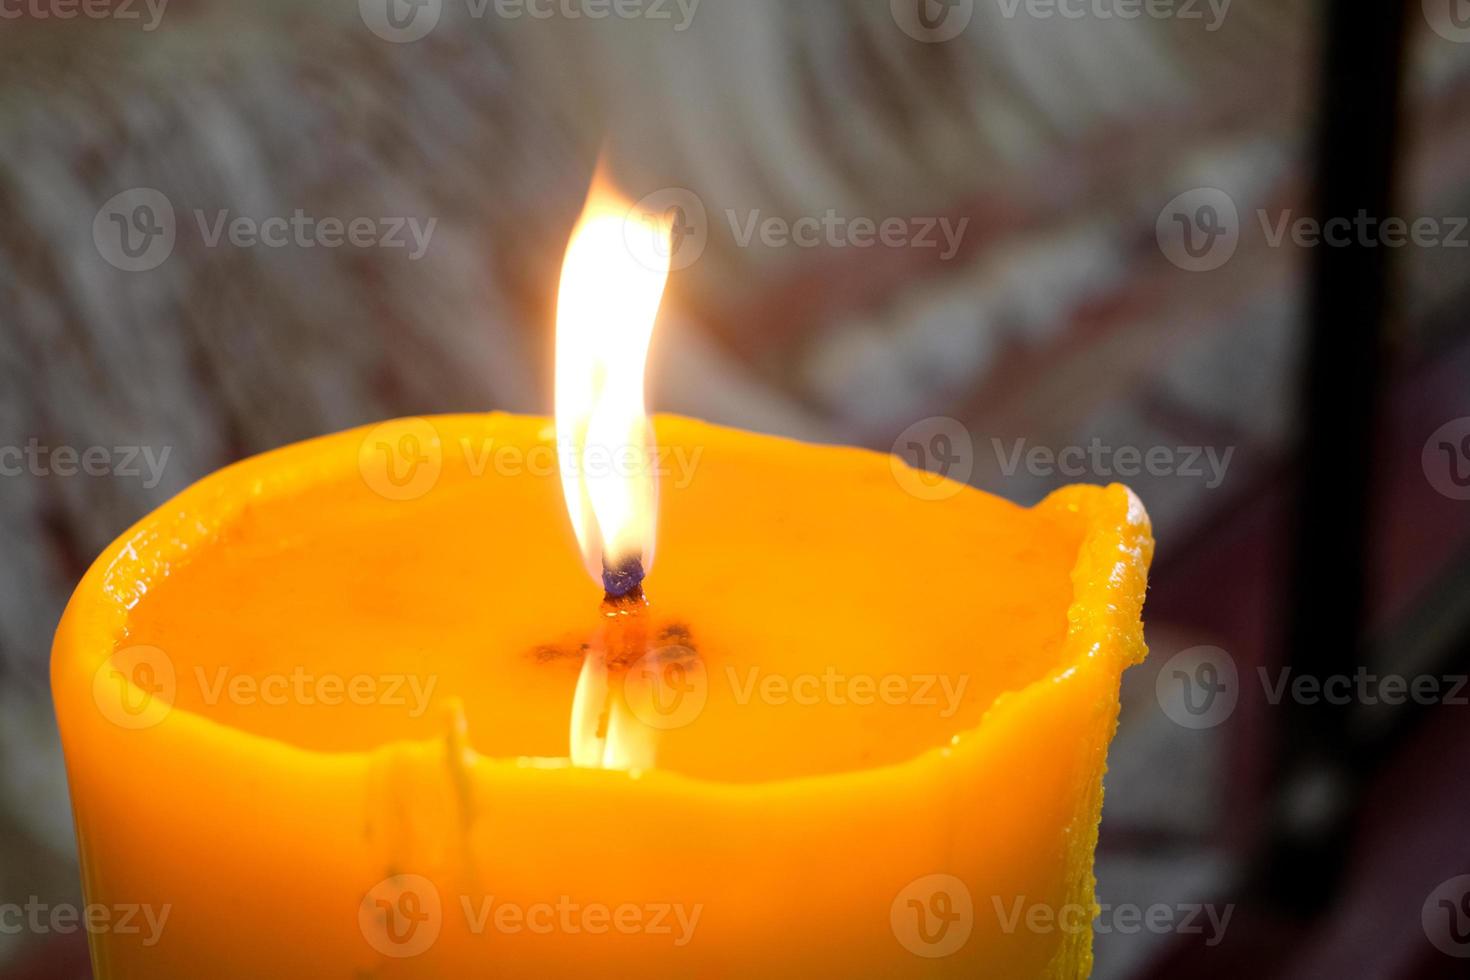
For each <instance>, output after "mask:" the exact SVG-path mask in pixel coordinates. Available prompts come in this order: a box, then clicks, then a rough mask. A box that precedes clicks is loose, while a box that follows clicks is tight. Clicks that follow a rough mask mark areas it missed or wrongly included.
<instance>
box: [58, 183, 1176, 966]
mask: <svg viewBox="0 0 1470 980" xmlns="http://www.w3.org/2000/svg"><path fill="white" fill-rule="evenodd" d="M603 193H607V192H606V191H605V190H604V192H603ZM604 206H610V204H609V201H608V200H607V199H605V198H602V197H599V196H598V195H594V198H593V200H592V202H590V203H589V216H591V215H595V213H596V212H597V209H598V208H599V207H604ZM584 230H585V219H584ZM578 240H579V241H582V242H583V244H595V243H596V242H597V238H596V236H594V237H592V238H586V239H580V238H579V239H578ZM606 247H607V243H605V242H604V243H602V245H600V246H597V248H595V249H592V250H589V251H588V252H587V253H586V254H585V255H584V256H582V257H581V258H585V259H586V260H587V267H591V268H597V267H599V265H600V264H610V265H614V266H615V265H617V263H618V262H620V261H622V260H621V259H620V258H619V256H617V255H615V254H612V253H610V252H608V251H606ZM622 254H623V256H626V255H627V254H628V253H627V252H624V253H622ZM580 262H581V259H579V258H578V244H577V240H574V243H573V246H572V248H571V249H569V254H568V266H567V270H566V275H565V276H564V290H563V301H562V306H561V315H560V320H561V324H560V329H562V330H564V331H565V330H568V329H571V322H572V321H574V320H576V321H578V322H580V323H582V324H583V325H585V324H586V323H588V322H590V321H589V320H588V319H587V317H589V316H591V315H592V314H594V313H596V312H598V311H602V312H603V313H604V314H606V315H612V314H611V310H612V308H613V306H612V302H611V301H612V300H613V299H620V300H621V301H622V302H624V303H626V304H627V305H626V306H624V307H622V308H621V309H622V310H623V312H621V313H618V314H616V317H615V319H616V320H617V322H618V323H620V324H622V328H620V329H623V328H627V329H635V330H636V329H639V328H641V329H642V330H643V331H644V333H643V334H642V335H641V336H642V339H641V340H640V339H639V337H638V336H635V337H634V338H633V340H632V341H631V342H629V341H627V339H626V335H621V336H623V337H624V343H625V344H628V345H629V346H628V349H629V350H631V351H632V352H633V354H634V355H636V356H633V357H631V360H632V361H636V362H641V359H642V348H643V347H645V346H646V331H647V328H648V324H649V323H651V320H652V317H653V313H654V309H655V308H656V306H657V302H658V292H659V291H661V289H662V275H655V276H652V277H644V278H642V279H637V277H638V275H639V274H638V273H636V272H634V271H633V270H631V269H627V268H624V269H623V272H624V274H625V275H626V276H631V277H633V278H632V279H629V278H624V277H612V278H611V279H609V278H608V277H603V278H601V279H596V280H594V281H593V285H592V286H591V287H587V290H586V292H584V293H583V294H582V297H583V299H582V300H581V302H585V303H587V304H588V305H587V306H586V307H585V308H580V307H577V308H574V307H573V306H572V305H569V304H568V302H567V288H568V284H571V283H573V282H574V280H573V278H572V277H573V275H578V276H580V275H585V274H586V273H585V271H584V272H575V270H576V269H578V268H584V267H583V266H582V265H580ZM635 280H636V281H638V282H641V286H639V287H637V289H636V290H633V288H632V287H631V286H629V283H630V282H633V281H635ZM599 289H603V290H608V291H610V293H611V296H609V295H608V294H599V293H598V290H599ZM620 290H624V291H622V292H620ZM627 290H632V291H627ZM577 309H582V310H583V312H577ZM579 318H581V319H580V320H579ZM562 339H563V343H562V344H561V345H560V347H561V348H563V349H559V351H558V373H559V375H561V376H562V378H563V379H565V378H568V377H580V378H581V379H582V382H583V383H584V384H585V388H584V390H582V391H581V392H580V393H576V392H572V391H570V390H563V387H562V386H561V385H559V386H558V393H557V401H558V406H557V408H558V418H557V420H556V422H555V423H553V422H551V421H549V420H546V419H538V418H526V417H515V416H508V415H502V414H495V415H489V416H455V417H438V418H432V419H405V420H400V421H395V422H388V423H384V424H382V425H379V426H374V427H370V428H366V429H360V430H354V431H351V432H346V433H341V434H338V435H333V436H328V437H325V438H321V439H316V440H313V441H310V442H306V443H303V444H299V445H295V446H290V447H287V448H284V449H281V450H277V451H275V452H271V453H267V454H265V455H262V456H259V457H255V458H253V459H249V460H246V461H244V462H242V463H239V464H237V465H235V466H232V467H229V468H228V469H225V470H223V471H221V472H219V473H216V474H214V475H212V476H210V477H208V478H206V479H204V480H202V481H201V482H199V483H198V484H196V485H195V486H193V487H191V488H189V489H188V490H186V491H184V492H183V493H182V494H180V495H179V496H178V497H177V498H175V499H174V500H173V501H171V502H169V503H168V504H166V505H165V506H164V507H162V508H160V509H159V510H158V511H156V512H154V513H153V514H151V515H149V516H147V517H145V518H144V519H143V520H142V521H141V522H139V523H138V524H137V525H136V526H134V527H133V528H132V529H130V530H129V531H127V532H126V533H125V534H124V535H123V536H122V537H121V538H119V539H118V541H117V542H115V543H114V544H113V545H111V546H110V547H109V548H108V549H107V550H106V551H105V552H104V553H103V554H102V555H101V556H100V557H99V558H98V559H97V561H96V563H95V564H94V565H93V566H92V567H91V569H90V570H89V571H88V572H87V574H86V576H85V577H84V578H83V580H82V581H81V583H80V584H79V586H78V588H77V590H76V593H75V595H74V596H73V598H72V600H71V603H70V605H69V606H68V608H67V611H66V613H65V615H64V617H63V619H62V622H61V625H60V627H59V629H58V632H57V636H56V642H55V648H54V652H53V660H52V682H53V689H54V696H55V701H56V708H57V715H58V720H59V724H60V728H61V734H62V741H63V746H64V749H65V754H66V761H67V771H68V776H69V779H70V784H71V791H72V799H73V803H74V808H75V814H76V825H77V835H78V841H79V845H80V852H81V860H82V871H83V885H84V889H85V892H86V896H87V900H88V902H90V903H98V904H102V905H108V906H113V907H118V906H125V905H129V906H134V907H137V908H140V909H146V910H148V911H149V912H150V913H151V915H152V918H153V921H160V920H161V926H160V927H159V928H157V929H156V930H149V929H139V930H135V931H123V930H110V931H107V932H101V931H99V932H96V933H95V934H93V935H92V937H91V939H92V953H93V962H94V967H95V970H96V973H97V975H98V976H99V977H102V978H132V977H150V978H160V977H185V976H189V977H193V976H200V975H209V976H218V977H259V976H269V975H280V976H319V977H332V976H341V977H368V976H374V977H376V976H381V977H436V976H445V977H450V976H496V977H521V976H525V977H542V976H565V975H578V974H581V973H584V972H585V973H587V974H594V973H595V974H601V975H605V976H633V975H637V976H642V977H664V976H702V977H703V976H710V977H716V976H746V975H751V974H757V973H758V974H763V975H768V976H773V977H785V976H790V977H810V976H858V975H866V976H975V975H988V976H1006V977H1028V976H1080V975H1085V974H1086V973H1087V971H1088V970H1089V968H1090V964H1091V951H1090V947H1091V930H1090V926H1089V921H1090V918H1091V914H1092V908H1093V904H1092V903H1093V887H1094V886H1093V878H1092V857H1093V850H1094V847H1095V843H1096V838H1097V827H1098V821H1099V817H1100V808H1101V798H1102V788H1101V787H1102V774H1103V769H1104V764H1105V758H1106V752H1107V746H1108V742H1109V739H1110V738H1111V735H1112V732H1113V730H1114V727H1115V725H1116V720H1117V714H1118V689H1119V680H1120V675H1121V672H1122V670H1123V669H1124V668H1125V667H1126V666H1127V665H1129V664H1130V663H1133V662H1136V661H1137V660H1139V659H1140V658H1141V657H1142V656H1143V654H1144V647H1143V643H1142V631H1141V624H1140V611H1141V604H1142V599H1143V592H1144V585H1145V575H1146V569H1147V565H1148V562H1149V559H1150V556H1151V552H1152V539H1151V537H1150V533H1149V526H1148V521H1147V517H1146V516H1145V515H1144V513H1143V510H1142V508H1141V507H1140V505H1139V503H1138V501H1137V499H1136V498H1135V497H1134V496H1133V495H1132V494H1131V493H1130V492H1129V491H1128V490H1126V489H1125V488H1123V487H1120V486H1112V487H1107V488H1101V487H1069V488H1066V489H1063V490H1061V491H1059V492H1057V493H1055V494H1053V495H1052V496H1050V497H1049V498H1047V499H1046V500H1045V501H1043V502H1042V503H1041V504H1039V505H1038V506H1036V507H1034V508H1029V509H1027V508H1021V507H1017V506H1014V505H1012V504H1010V503H1007V502H1005V501H1003V500H1000V499H998V498H995V497H992V496H989V495H987V494H983V493H981V492H979V491H976V490H972V489H969V488H963V489H961V488H956V492H955V493H953V494H948V493H946V494H942V495H935V494H925V493H913V492H911V489H912V486H911V484H912V482H913V481H915V480H919V479H927V477H921V476H920V475H918V474H916V473H913V472H912V471H907V470H905V469H903V464H901V463H898V462H896V461H895V460H893V459H892V458H890V457H888V456H885V455H880V454H875V453H870V452H866V451H860V450H854V449H845V448H833V447H817V446H809V445H802V444H798V443H795V442H790V441H786V440H781V439H775V438H770V437H763V436H756V435H752V434H748V433H744V432H739V431H736V430H731V429H726V428H720V427H716V426H711V425H707V424H704V423H701V422H697V421H693V420H689V419H684V418H676V417H669V416H660V417H657V418H656V419H655V420H654V422H653V424H652V426H651V429H652V432H650V426H649V425H648V424H647V423H646V422H645V420H644V419H643V417H642V407H641V400H642V395H641V381H639V380H638V379H637V378H634V380H633V381H632V382H631V383H629V382H627V381H626V379H621V378H619V379H616V380H614V379H611V378H610V377H609V376H607V375H606V374H605V371H606V370H607V369H608V366H609V365H610V364H611V363H612V361H611V360H609V359H610V358H614V359H615V358H617V357H619V356H622V355H620V354H619V353H618V350H617V349H616V348H617V345H613V346H612V347H609V346H601V345H599V343H598V341H597V339H596V338H593V337H583V338H581V341H580V343H581V344H582V346H581V347H580V348H579V349H580V350H581V351H582V352H583V353H586V354H588V360H586V361H585V362H584V363H582V364H581V365H580V366H577V365H576V364H575V363H573V362H572V361H570V360H568V356H567V353H566V351H565V350H564V348H565V347H566V346H568V344H567V343H566V341H567V339H568V335H567V334H566V333H563V335H562ZM625 369H626V368H625V367H613V368H612V370H614V371H621V370H625ZM639 369H641V368H639ZM589 379H590V382H589ZM599 427H601V429H602V430H605V431H606V432H608V433H611V435H608V436H604V437H597V436H591V437H589V436H588V433H589V432H594V433H595V432H597V431H599ZM598 438H607V439H611V440H614V441H616V442H618V443H619V444H621V445H630V446H633V447H635V452H633V453H632V454H631V455H630V456H628V459H630V460H651V461H652V462H653V465H652V466H651V467H649V466H643V465H631V466H627V467H624V468H622V469H619V468H617V467H615V466H613V467H608V468H602V469H599V468H598V467H597V466H596V465H594V463H595V460H594V459H593V458H592V456H593V455H594V454H592V453H591V452H590V450H591V449H595V448H596V447H597V446H598V445H599V443H598ZM655 445H656V447H657V448H656V449H655ZM573 464H576V466H577V467H579V468H577V471H576V472H572V470H573V469H574V468H576V467H574V465H573ZM654 475H657V476H658V477H659V481H658V485H657V496H658V499H657V509H656V513H657V552H658V557H657V564H656V566H655V564H654V562H653V545H654V523H653V518H652V515H653V513H654V511H653V510H652V509H651V508H652V507H653V505H654V501H653V499H652V497H653V490H654V487H653V486H652V484H651V482H650V481H651V478H652V477H653V476H654ZM895 477H897V478H895ZM609 495H610V496H609ZM935 496H942V497H943V498H944V499H942V500H935V499H926V498H932V497H935ZM569 512H570V514H571V520H570V521H568V518H567V514H568V513H569ZM569 525H570V526H569ZM645 573H646V578H644V577H643V576H644V574H645ZM635 580H637V581H636V582H635ZM639 590H643V591H646V593H647V600H648V604H647V605H646V606H643V605H641V603H640V604H639V605H638V606H637V607H636V610H635V611H634V615H635V617H636V619H637V623H636V629H634V630H632V631H631V632H630V631H628V630H626V629H624V626H626V625H627V623H626V621H624V620H621V619H619V618H618V617H619V616H620V615H622V614H624V613H626V612H628V609H627V608H626V607H624V606H621V605H620V602H621V601H622V600H626V599H627V598H628V597H629V596H633V595H635V593H636V592H637V591H639ZM605 603H611V609H609V608H607V606H605ZM608 613H611V615H610V616H609V615H607V614H608ZM1036 910H1041V912H1040V913H1039V914H1038V913H1037V911H1036ZM140 921H143V920H142V919H140Z"/></svg>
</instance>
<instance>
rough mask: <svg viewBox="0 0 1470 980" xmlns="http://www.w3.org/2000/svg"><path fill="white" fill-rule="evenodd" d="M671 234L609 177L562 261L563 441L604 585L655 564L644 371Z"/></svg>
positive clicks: (586, 548)
mask: <svg viewBox="0 0 1470 980" xmlns="http://www.w3.org/2000/svg"><path fill="white" fill-rule="evenodd" d="M671 230H672V224H671V222H668V221H667V220H666V219H664V218H663V217H662V216H650V215H644V214H639V213H637V210H636V208H635V206H634V205H633V203H632V202H631V201H628V200H627V199H625V198H624V197H623V196H622V195H620V194H619V193H618V192H617V191H616V190H615V189H614V188H613V187H612V185H611V184H610V183H609V182H608V181H607V179H606V178H605V177H604V176H603V175H602V173H601V172H600V171H599V173H598V175H597V176H596V177H595V178H594V179H593V183H592V188H591V190H590V191H589V192H588V195H587V204H586V206H585V207H584V209H583V211H582V216H581V218H580V219H579V220H578V222H577V225H576V228H575V229H574V230H573V232H572V238H571V242H570V244H569V245H568V246H567V254H566V259H565V260H564V261H563V263H562V272H561V289H560V293H559V295H558V297H557V317H556V442H557V450H558V458H559V459H560V461H561V483H562V493H563V495H564V496H565V498H566V504H567V512H568V513H569V514H570V515H571V519H572V528H573V530H575V531H576V534H577V542H578V544H579V545H580V546H581V548H582V558H583V561H584V562H585V563H586V566H587V571H588V572H589V574H591V575H592V577H593V579H594V580H596V581H598V582H602V581H603V571H604V570H605V569H616V568H618V567H620V566H622V565H624V564H625V563H628V562H630V561H632V560H635V559H636V560H638V561H639V562H641V564H642V571H643V572H644V573H646V572H647V571H648V570H649V568H650V567H651V566H652V563H653V546H654V534H655V515H656V511H657V493H658V484H657V480H656V477H655V473H654V467H653V448H654V445H653V436H652V433H651V431H650V426H649V422H648V415H647V412H646V410H645V408H644V400H643V375H644V366H645V361H646V360H647V357H648V345H649V341H650V340H651V339H652V336H653V321H654V317H655V316H656V315H657V313H658V306H659V302H660V301H661V300H662V298H663V291H664V284H665V282H666V281H667V279H668V273H669V265H668V263H669V250H668V248H667V243H668V238H669V235H670V233H671ZM660 237H661V240H662V245H660Z"/></svg>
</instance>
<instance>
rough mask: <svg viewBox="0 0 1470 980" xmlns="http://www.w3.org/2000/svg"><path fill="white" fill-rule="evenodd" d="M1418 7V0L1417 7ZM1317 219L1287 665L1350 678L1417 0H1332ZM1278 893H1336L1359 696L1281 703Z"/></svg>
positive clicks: (1358, 629)
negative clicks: (1409, 13) (1387, 225)
mask: <svg viewBox="0 0 1470 980" xmlns="http://www.w3.org/2000/svg"><path fill="white" fill-rule="evenodd" d="M1418 6H1419V5H1418V3H1417V2H1415V3H1414V7H1415V9H1417V8H1418ZM1320 10H1321V17H1322V24H1323V29H1324V37H1323V42H1324V49H1323V64H1322V72H1321V82H1320V84H1321V86H1322V90H1321V93H1320V100H1319V105H1320V106H1321V108H1320V113H1321V115H1320V118H1319V121H1318V125H1319V130H1318V135H1317V146H1316V153H1317V157H1316V161H1315V171H1316V181H1315V201H1314V209H1315V216H1316V217H1317V219H1318V220H1319V221H1321V222H1322V228H1323V229H1324V231H1330V230H1331V229H1332V226H1330V225H1329V224H1328V222H1336V227H1337V228H1338V229H1342V228H1343V227H1344V226H1343V225H1342V222H1343V221H1344V220H1346V221H1347V222H1348V225H1347V226H1346V227H1347V228H1348V229H1350V230H1349V231H1348V232H1347V235H1348V241H1347V242H1346V243H1343V239H1342V238H1341V237H1340V236H1339V237H1338V238H1336V241H1337V242H1338V244H1335V245H1333V244H1328V240H1329V239H1327V238H1326V236H1324V241H1323V243H1322V244H1320V245H1319V246H1318V247H1317V248H1316V250H1315V251H1314V252H1313V253H1312V255H1311V262H1312V268H1311V286H1310V289H1311V293H1310V301H1309V307H1308V310H1309V316H1310V322H1309V324H1308V337H1307V348H1306V363H1305V377H1304V379H1303V387H1302V423H1303V427H1302V430H1301V433H1300V435H1301V438H1302V444H1301V449H1300V459H1301V467H1300V471H1299V472H1300V480H1301V482H1300V485H1299V488H1298V493H1297V500H1296V506H1295V514H1294V517H1295V524H1294V540H1293V541H1292V543H1291V544H1292V548H1293V553H1292V555H1291V559H1290V565H1289V568H1290V571H1291V573H1292V578H1291V582H1290V585H1289V587H1288V590H1287V594H1288V596H1289V597H1290V599H1291V603H1290V607H1289V608H1288V610H1287V618H1286V642H1287V647H1286V657H1285V662H1286V663H1287V664H1288V665H1289V666H1290V667H1291V668H1292V674H1293V676H1294V677H1300V676H1304V675H1305V676H1314V677H1318V678H1325V677H1327V676H1330V675H1337V674H1347V675H1349V676H1351V675H1352V674H1353V673H1354V672H1355V671H1356V669H1357V667H1358V665H1359V664H1362V663H1364V662H1365V658H1366V656H1367V650H1366V644H1365V640H1364V631H1365V610H1364V604H1365V600H1366V598H1367V595H1368V582H1367V569H1368V568H1369V561H1370V557H1371V556H1370V553H1369V549H1370V544H1371V542H1370V534H1369V530H1370V527H1371V513H1372V512H1371V494H1370V489H1371V478H1372V474H1373V472H1374V453H1373V449H1374V438H1375V432H1376V429H1377V426H1376V422H1377V416H1378V405H1379V398H1380V394H1381V389H1382V387H1383V381H1384V375H1385V358H1386V354H1387V352H1386V343H1385V340H1386V330H1385V320H1386V316H1387V300H1388V288H1389V281H1390V280H1389V277H1390V268H1389V262H1390V258H1391V251H1390V250H1389V249H1388V248H1386V247H1384V246H1383V245H1382V243H1381V242H1377V243H1376V245H1375V236H1376V235H1377V229H1378V228H1379V227H1380V226H1381V222H1382V221H1383V219H1385V218H1387V217H1389V216H1390V209H1391V207H1392V205H1393V188H1394V170H1395V163H1396V158H1397V149H1398V147H1397V144H1398V138H1399V114H1400V97H1401V81H1402V76H1403V65H1404V35H1405V28H1406V0H1364V2H1360V3H1343V2H1341V0H1322V2H1321V4H1320ZM1281 704H1282V708H1281V712H1282V717H1281V728H1280V730H1279V733H1278V735H1279V737H1280V739H1281V742H1280V753H1279V756H1278V766H1277V787H1276V795H1275V798H1274V800H1275V807H1274V812H1273V821H1272V827H1271V835H1272V840H1271V846H1270V848H1269V870H1268V872H1267V874H1268V878H1269V887H1270V891H1271V894H1272V895H1273V896H1275V897H1277V898H1278V899H1279V900H1281V901H1282V902H1283V903H1284V904H1285V905H1286V907H1287V908H1288V909H1290V910H1293V911H1296V912H1298V913H1300V914H1304V915H1310V914H1312V913H1314V912H1316V911H1318V910H1320V909H1321V908H1322V906H1323V904H1324V903H1325V902H1326V901H1327V900H1328V899H1329V898H1330V897H1331V894H1332V891H1333V889H1334V887H1335V884H1336V881H1337V878H1338V874H1339V872H1340V871H1341V870H1342V865H1343V863H1344V860H1345V857H1346V844H1347V834H1348V832H1349V830H1350V820H1351V817H1352V815H1353V810H1354V805H1355V796H1356V789H1357V787H1356V779H1355V774H1354V763H1355V754H1356V753H1355V748H1356V747H1355V745H1354V743H1353V728H1352V719H1353V716H1354V713H1353V710H1352V706H1351V705H1345V706H1339V705H1333V704H1329V703H1316V704H1299V703H1295V702H1294V701H1293V699H1292V698H1291V697H1289V696H1288V697H1287V698H1285V699H1283V701H1282V702H1281Z"/></svg>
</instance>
